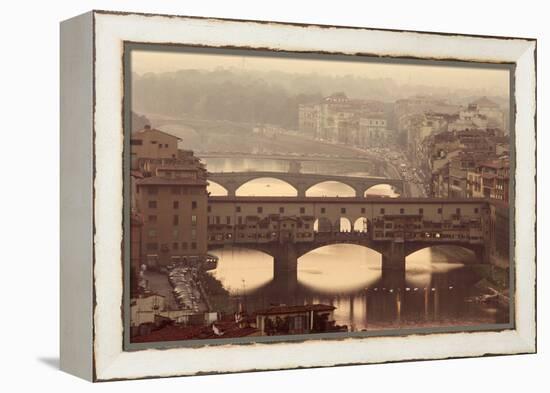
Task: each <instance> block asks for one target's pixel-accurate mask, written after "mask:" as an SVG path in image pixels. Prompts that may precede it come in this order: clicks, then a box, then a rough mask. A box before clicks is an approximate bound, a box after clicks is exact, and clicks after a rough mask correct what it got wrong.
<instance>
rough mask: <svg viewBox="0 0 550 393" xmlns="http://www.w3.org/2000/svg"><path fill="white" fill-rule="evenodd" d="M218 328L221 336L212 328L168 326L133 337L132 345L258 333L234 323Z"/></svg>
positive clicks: (220, 325) (221, 325)
mask: <svg viewBox="0 0 550 393" xmlns="http://www.w3.org/2000/svg"><path fill="white" fill-rule="evenodd" d="M216 326H218V328H219V329H220V330H221V331H222V332H223V334H222V335H221V336H218V335H216V334H214V332H213V331H212V328H211V327H210V326H188V327H178V326H172V325H169V326H166V327H163V328H162V329H159V330H155V331H153V332H151V333H150V334H147V335H145V336H137V337H132V338H131V340H130V341H131V342H132V343H143V342H160V341H179V340H192V339H219V338H238V337H246V336H250V335H251V334H254V333H257V332H258V329H255V328H253V327H244V328H239V327H238V326H236V324H234V323H224V322H219V321H218V322H216Z"/></svg>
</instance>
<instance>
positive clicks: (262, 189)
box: [235, 176, 298, 196]
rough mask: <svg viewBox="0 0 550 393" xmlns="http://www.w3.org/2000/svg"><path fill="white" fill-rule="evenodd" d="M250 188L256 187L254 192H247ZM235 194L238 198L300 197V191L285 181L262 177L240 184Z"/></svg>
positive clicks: (273, 177) (272, 177)
mask: <svg viewBox="0 0 550 393" xmlns="http://www.w3.org/2000/svg"><path fill="white" fill-rule="evenodd" d="M254 183H256V184H254ZM250 187H254V190H251V191H249V190H247V188H250ZM235 194H236V195H237V196H298V189H297V188H296V186H295V185H293V184H292V183H289V182H288V181H286V180H284V179H279V178H277V177H275V176H269V177H263V176H262V177H255V178H252V179H248V180H247V181H245V182H244V183H242V184H240V185H239V186H238V187H237V189H236V190H235Z"/></svg>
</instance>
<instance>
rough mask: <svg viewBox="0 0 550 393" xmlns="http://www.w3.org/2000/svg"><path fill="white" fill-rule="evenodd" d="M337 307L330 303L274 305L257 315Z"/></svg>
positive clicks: (328, 309)
mask: <svg viewBox="0 0 550 393" xmlns="http://www.w3.org/2000/svg"><path fill="white" fill-rule="evenodd" d="M335 309H336V307H334V306H330V305H328V304H305V305H303V306H274V307H270V308H266V309H264V310H258V311H256V312H255V313H254V314H255V315H276V314H293V313H300V312H308V311H333V310H335Z"/></svg>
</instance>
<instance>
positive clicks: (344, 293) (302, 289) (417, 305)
mask: <svg viewBox="0 0 550 393" xmlns="http://www.w3.org/2000/svg"><path fill="white" fill-rule="evenodd" d="M205 161H206V164H207V168H208V170H209V171H215V172H222V171H225V172H230V171H280V172H284V171H287V170H288V163H286V162H285V161H275V160H254V159H223V160H222V159H208V160H205ZM318 165H320V164H318ZM322 165H323V166H328V167H331V169H332V171H333V173H334V169H335V168H334V166H331V165H330V164H327V163H324V164H322ZM352 169H353V168H347V169H346V170H347V171H346V172H340V173H337V174H341V175H348V176H361V175H365V176H367V175H368V173H366V172H360V171H355V172H354V171H353V170H352ZM325 170H326V168H325V167H321V166H319V167H318V171H317V172H316V171H313V173H326V172H325ZM210 191H211V192H212V193H213V194H214V195H223V194H224V192H223V189H221V188H217V187H216V185H215V184H211V186H210ZM368 193H371V194H379V195H386V196H390V197H395V196H397V194H395V193H394V192H393V191H392V189H391V187H389V186H377V187H375V188H372V189H370V190H368ZM237 195H243V196H245V195H255V196H264V195H265V196H267V195H271V196H280V195H283V196H292V195H296V190H294V189H293V188H292V187H291V186H289V185H288V184H286V183H284V182H282V181H279V180H276V179H258V180H256V181H253V182H250V183H248V184H246V185H244V186H242V187H241V188H240V189H238V190H237ZM306 195H308V196H353V190H351V188H349V187H348V186H345V185H343V184H338V183H324V184H321V185H319V186H316V187H314V188H313V189H310V190H309V191H308V193H307V194H306ZM352 225H353V224H352ZM344 229H346V228H344ZM347 229H350V228H347ZM441 251H442V250H438V249H424V250H420V251H418V252H416V253H414V254H411V255H410V256H408V257H407V259H406V272H405V273H388V272H384V273H383V272H382V269H381V256H380V254H378V253H377V252H375V251H373V250H370V249H367V248H364V247H360V246H355V245H343V244H339V245H330V246H325V247H322V248H319V249H317V250H314V251H312V252H310V253H308V254H306V255H304V256H302V257H301V258H300V259H299V260H298V273H297V277H293V278H284V279H277V280H275V279H274V275H273V261H272V258H271V257H270V256H268V255H266V254H263V253H261V252H259V251H252V250H247V249H240V248H226V249H222V250H216V251H212V254H215V255H217V256H218V257H219V261H218V266H217V268H216V269H215V270H214V271H212V272H211V273H210V274H212V276H213V277H214V278H216V279H217V280H218V281H219V282H220V285H221V286H223V288H225V289H226V290H227V291H228V293H229V299H228V302H229V304H230V308H232V309H233V310H236V309H237V308H238V307H239V305H240V306H243V307H245V308H246V309H247V311H249V312H253V311H255V310H258V309H261V308H266V307H269V306H270V305H273V304H307V303H323V304H330V305H333V306H335V307H336V309H335V312H334V318H335V321H336V323H337V324H339V325H346V326H347V327H348V329H349V330H350V331H361V330H372V329H375V330H376V329H391V328H400V327H428V326H457V325H460V326H464V325H479V324H492V323H507V322H508V320H507V319H508V315H509V313H508V310H507V307H503V306H501V305H496V304H488V303H481V302H479V301H476V297H477V296H479V295H480V294H481V293H482V291H483V288H482V286H480V285H476V283H478V282H480V281H481V279H482V277H481V276H480V275H479V274H478V272H479V266H478V265H477V261H476V260H475V258H474V256H473V253H470V252H466V251H464V250H462V249H460V250H453V249H452V248H451V249H446V250H444V251H445V252H441Z"/></svg>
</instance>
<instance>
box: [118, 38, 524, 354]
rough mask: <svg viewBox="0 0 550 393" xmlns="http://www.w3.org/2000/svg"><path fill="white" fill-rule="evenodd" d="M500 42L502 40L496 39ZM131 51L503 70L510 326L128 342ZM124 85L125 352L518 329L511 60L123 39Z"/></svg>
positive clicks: (495, 325)
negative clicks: (508, 166) (506, 82)
mask: <svg viewBox="0 0 550 393" xmlns="http://www.w3.org/2000/svg"><path fill="white" fill-rule="evenodd" d="M499 38H502V37H499ZM134 50H147V51H156V52H176V53H181V52H185V53H201V54H210V55H216V54H217V55H220V54H226V55H237V56H239V55H241V56H249V57H287V58H300V59H304V60H324V61H348V62H360V63H382V64H408V65H420V66H422V65H425V66H442V67H445V66H446V67H457V68H485V69H501V70H507V71H508V74H509V91H508V95H509V119H508V120H509V128H510V129H509V137H510V142H513V143H510V145H511V146H510V161H511V169H512V173H513V174H514V176H513V177H512V179H510V180H511V187H510V190H509V200H510V201H511V202H510V206H509V215H510V217H511V218H512V219H510V222H509V225H510V228H509V261H510V262H509V263H510V268H509V283H510V288H509V290H510V296H509V305H508V310H509V311H508V313H509V322H508V323H499V324H480V325H475V326H471V325H469V326H442V327H426V328H402V329H392V330H377V331H366V332H345V333H315V334H300V335H285V336H254V337H241V338H231V339H194V340H177V341H159V342H151V343H131V342H130V335H129V331H130V317H129V316H130V269H129V266H130V252H129V250H130V249H131V248H130V213H131V212H130V204H129V201H130V200H131V195H130V193H131V189H130V187H129V186H128V185H129V184H130V138H128V137H127V136H128V135H129V134H131V108H132V104H131V96H132V95H131V91H132V86H131V80H132V78H131V75H132V69H131V57H130V55H131V52H132V51H134ZM122 64H123V71H122V74H123V75H122V83H123V102H122V119H123V125H122V130H123V139H124V142H123V157H122V161H123V212H122V213H123V243H122V254H123V258H122V259H123V260H122V271H123V299H122V303H123V306H122V309H121V313H122V320H123V333H122V334H123V351H137V350H144V349H172V348H200V347H207V346H218V345H228V344H233V345H247V344H248V345H250V344H255V343H264V344H266V343H267V344H273V343H299V342H305V341H309V340H342V339H348V338H367V337H404V336H410V335H427V334H434V333H467V332H483V331H490V332H500V331H503V330H514V329H515V326H516V317H515V316H516V314H515V307H516V305H515V280H516V275H515V263H516V261H515V252H514V251H515V247H514V245H515V238H516V233H515V202H516V200H515V195H516V194H515V186H516V181H515V180H516V154H515V153H516V152H515V150H516V133H515V114H516V100H515V69H516V64H515V63H511V62H482V61H474V60H456V59H453V60H450V59H436V58H425V57H410V56H407V57H400V56H380V55H373V54H362V53H361V54H353V55H350V54H344V53H341V52H319V51H287V50H276V49H267V48H261V47H259V48H254V47H240V46H208V45H195V44H185V43H173V42H167V43H148V42H136V41H123V50H122Z"/></svg>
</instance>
